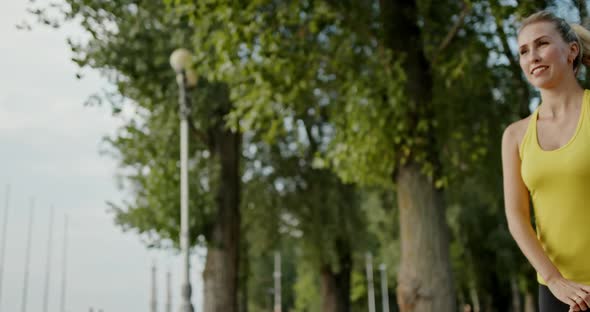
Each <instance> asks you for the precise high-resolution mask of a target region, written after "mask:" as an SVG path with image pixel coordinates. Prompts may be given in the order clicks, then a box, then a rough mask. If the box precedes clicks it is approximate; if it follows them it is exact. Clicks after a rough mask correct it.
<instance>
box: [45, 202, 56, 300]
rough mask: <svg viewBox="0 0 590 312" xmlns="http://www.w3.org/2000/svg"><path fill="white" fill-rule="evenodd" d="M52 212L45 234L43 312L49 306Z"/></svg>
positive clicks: (51, 209)
mask: <svg viewBox="0 0 590 312" xmlns="http://www.w3.org/2000/svg"><path fill="white" fill-rule="evenodd" d="M53 213H54V208H53V207H51V208H50V211H49V234H48V235H47V261H46V262H45V292H44V293H43V312H47V311H48V308H49V281H50V279H51V254H52V252H53V250H52V249H53V246H52V244H53Z"/></svg>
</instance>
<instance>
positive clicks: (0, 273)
mask: <svg viewBox="0 0 590 312" xmlns="http://www.w3.org/2000/svg"><path fill="white" fill-rule="evenodd" d="M5 199H6V206H5V210H4V221H3V223H2V236H1V237H0V239H1V240H2V241H1V242H0V311H1V310H2V280H3V279H4V248H5V246H6V227H7V226H8V207H9V206H10V185H6V198H5Z"/></svg>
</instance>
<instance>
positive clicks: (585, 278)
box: [502, 11, 590, 312]
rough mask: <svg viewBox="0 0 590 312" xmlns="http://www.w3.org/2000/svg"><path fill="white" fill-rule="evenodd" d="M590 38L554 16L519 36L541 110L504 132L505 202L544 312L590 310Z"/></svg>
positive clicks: (543, 15)
mask: <svg viewBox="0 0 590 312" xmlns="http://www.w3.org/2000/svg"><path fill="white" fill-rule="evenodd" d="M589 39H590V32H589V31H588V30H586V29H585V28H583V27H582V26H579V25H570V24H568V23H567V22H565V21H564V20H563V19H561V18H559V17H556V16H555V15H553V14H552V13H550V12H546V11H542V12H538V13H535V14H533V15H531V16H529V17H528V18H527V19H525V20H524V21H523V24H522V26H521V28H520V30H519V32H518V49H519V54H520V67H521V69H522V71H523V72H524V75H525V76H526V78H527V80H528V81H529V83H530V84H531V85H533V86H534V87H535V88H537V89H538V90H539V91H540V93H541V104H540V105H539V106H538V107H537V109H536V110H535V111H534V112H533V113H532V114H531V115H530V116H529V117H527V118H525V119H522V120H519V121H516V122H514V123H513V124H511V125H509V126H508V127H507V128H506V129H505V130H504V134H503V137H502V168H503V178H504V203H505V209H506V217H507V219H508V227H509V230H510V233H511V234H512V236H513V237H514V240H515V241H516V243H517V244H518V246H519V248H520V250H521V251H522V252H523V254H524V255H525V256H526V258H527V259H528V260H529V262H530V263H531V265H532V266H533V267H534V269H535V270H536V272H537V280H538V282H539V307H540V311H541V312H560V311H563V312H566V311H587V310H588V311H590V308H589V307H590V222H588V221H590V91H589V90H584V89H583V88H582V87H581V86H580V84H579V82H578V80H577V79H576V73H577V72H578V70H579V69H580V67H581V66H583V65H588V64H590V58H589V57H587V56H588V55H590V42H588V41H589ZM586 53H588V54H586ZM530 201H532V206H533V209H534V212H535V221H536V232H535V230H534V229H533V227H532V225H531V222H530V209H529V207H530V204H531V202H530Z"/></svg>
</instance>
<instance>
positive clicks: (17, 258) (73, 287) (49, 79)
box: [0, 0, 202, 312]
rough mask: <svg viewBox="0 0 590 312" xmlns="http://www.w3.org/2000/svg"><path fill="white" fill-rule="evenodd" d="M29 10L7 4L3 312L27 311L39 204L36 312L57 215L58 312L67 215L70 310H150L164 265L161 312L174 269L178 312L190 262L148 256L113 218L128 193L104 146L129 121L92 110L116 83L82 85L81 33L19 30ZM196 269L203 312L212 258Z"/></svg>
mask: <svg viewBox="0 0 590 312" xmlns="http://www.w3.org/2000/svg"><path fill="white" fill-rule="evenodd" d="M27 3H28V1H25V0H2V1H1V2H0V39H1V40H2V44H1V45H0V226H1V225H2V224H3V223H4V220H5V218H7V220H8V225H7V229H6V237H5V239H6V245H5V254H4V261H3V262H2V259H0V265H3V272H4V274H3V276H2V277H1V278H2V280H1V281H0V283H1V287H2V289H1V297H0V312H13V311H21V308H22V307H21V304H22V298H23V288H24V284H25V283H24V276H25V263H26V261H25V254H26V241H27V230H28V220H29V216H30V211H31V198H34V202H35V204H34V218H33V220H34V221H33V231H32V240H31V241H32V244H31V246H32V248H31V257H30V259H31V260H30V266H29V269H30V270H29V274H30V275H29V279H28V285H29V287H28V296H27V297H28V300H27V311H32V312H37V311H43V309H42V307H43V293H44V285H45V281H46V274H47V273H46V272H47V271H46V269H45V267H46V261H47V254H48V248H47V245H48V238H49V231H50V228H49V223H50V222H49V219H50V210H51V209H50V208H51V207H54V209H55V222H54V228H53V235H52V238H53V240H52V242H53V243H52V244H53V247H54V248H53V252H52V257H51V262H50V263H51V265H50V268H51V269H50V270H49V272H50V279H49V285H50V287H49V289H50V290H49V309H48V311H49V312H58V311H59V301H60V300H59V298H60V294H61V287H60V285H61V275H62V268H61V263H62V245H63V235H64V229H63V228H64V218H65V215H67V216H68V219H69V230H68V232H67V240H68V255H67V257H66V259H67V263H68V267H67V270H66V275H67V291H66V311H88V310H89V308H90V307H93V308H94V311H98V310H99V309H102V310H103V311H104V312H111V311H113V312H114V311H149V302H150V287H151V284H150V280H151V277H150V270H151V266H152V264H154V263H155V264H156V267H157V268H158V271H157V274H156V278H157V280H158V281H159V284H158V287H157V288H158V299H157V300H158V304H159V310H160V311H164V309H163V304H164V296H165V272H166V271H167V270H170V271H171V273H172V285H173V287H172V298H173V299H172V302H173V311H178V302H179V301H180V291H179V290H180V279H179V273H180V268H181V267H180V257H178V256H177V255H175V254H173V253H172V252H170V251H154V250H148V249H147V248H146V247H145V246H144V245H143V244H142V243H141V240H140V237H139V236H138V235H137V234H136V233H133V232H127V233H123V232H122V231H121V229H120V228H118V227H117V226H115V225H114V223H113V215H112V214H110V213H109V212H108V206H107V204H106V202H107V201H114V202H120V201H121V200H122V199H123V198H124V197H125V192H124V190H119V189H118V188H117V183H116V180H115V173H116V170H117V162H116V160H115V159H113V158H111V156H108V155H100V153H99V151H100V149H101V144H102V138H103V137H104V136H107V135H110V134H113V133H114V132H115V130H116V129H117V127H118V126H119V125H120V124H121V121H120V120H118V119H116V118H114V117H113V116H111V114H110V110H109V107H108V106H104V107H87V106H84V105H83V103H84V101H85V100H86V99H87V98H88V96H90V95H92V94H93V93H95V92H98V91H100V90H101V89H103V88H105V87H108V86H109V85H108V82H107V81H106V80H105V79H103V78H101V77H100V75H99V74H98V73H97V72H95V71H92V70H89V69H86V70H83V74H84V76H83V79H81V80H78V79H76V77H75V75H76V72H77V70H78V69H77V67H76V65H75V64H73V63H72V62H71V60H70V58H71V53H70V51H69V49H68V46H67V44H66V38H68V37H72V38H78V39H82V38H84V34H83V32H82V30H81V28H80V27H79V26H77V25H75V24H71V25H67V26H66V27H64V28H60V29H57V30H55V29H49V28H46V27H41V26H38V25H34V24H33V25H32V26H33V28H32V30H30V31H23V30H18V29H17V28H16V25H17V24H19V23H20V22H21V21H23V20H33V19H32V18H31V17H30V16H27V13H26V5H27ZM7 185H10V189H11V191H10V196H9V205H8V210H6V204H5V203H6V198H7V196H6V186H7ZM0 229H1V228H0ZM0 235H2V232H1V231H0ZM0 241H1V240H0ZM191 265H192V273H191V281H192V284H193V289H194V291H193V297H192V298H193V303H194V304H195V311H197V312H198V311H201V309H200V302H201V300H202V299H201V298H202V295H201V293H202V282H201V278H200V274H201V272H202V259H200V258H198V257H196V256H193V257H192V258H191Z"/></svg>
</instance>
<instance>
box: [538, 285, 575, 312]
mask: <svg viewBox="0 0 590 312" xmlns="http://www.w3.org/2000/svg"><path fill="white" fill-rule="evenodd" d="M569 309H570V306H569V305H567V304H565V303H563V302H561V301H559V299H557V298H556V297H555V296H554V295H553V293H551V291H550V290H549V288H548V287H547V286H545V285H540V284H539V312H567V311H568V310H569Z"/></svg>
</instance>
